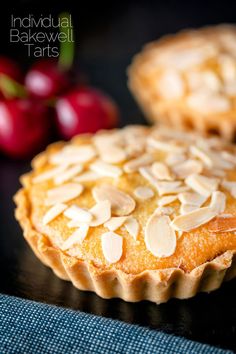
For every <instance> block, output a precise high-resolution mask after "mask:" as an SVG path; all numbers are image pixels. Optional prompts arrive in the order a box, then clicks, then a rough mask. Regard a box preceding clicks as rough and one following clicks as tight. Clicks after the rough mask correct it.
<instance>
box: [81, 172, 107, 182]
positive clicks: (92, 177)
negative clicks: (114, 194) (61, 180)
mask: <svg viewBox="0 0 236 354" xmlns="http://www.w3.org/2000/svg"><path fill="white" fill-rule="evenodd" d="M99 178H102V176H101V175H99V174H98V173H97V172H94V171H86V172H84V173H82V174H81V175H79V176H77V177H75V178H74V181H75V182H79V183H83V182H92V181H96V180H97V179H99Z"/></svg>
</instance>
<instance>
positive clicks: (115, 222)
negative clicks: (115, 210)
mask: <svg viewBox="0 0 236 354" xmlns="http://www.w3.org/2000/svg"><path fill="white" fill-rule="evenodd" d="M126 219H127V216H114V217H112V218H110V220H108V221H107V222H105V224H104V226H105V227H107V228H108V229H109V230H110V231H116V230H117V229H119V228H120V227H121V226H122V225H123V224H124V222H125V220H126Z"/></svg>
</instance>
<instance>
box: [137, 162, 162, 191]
mask: <svg viewBox="0 0 236 354" xmlns="http://www.w3.org/2000/svg"><path fill="white" fill-rule="evenodd" d="M139 173H140V174H141V176H143V178H145V179H146V180H147V181H148V182H149V183H151V184H152V185H153V187H155V188H156V189H157V182H158V181H157V179H156V178H155V176H154V175H153V173H152V171H151V169H150V167H140V168H139Z"/></svg>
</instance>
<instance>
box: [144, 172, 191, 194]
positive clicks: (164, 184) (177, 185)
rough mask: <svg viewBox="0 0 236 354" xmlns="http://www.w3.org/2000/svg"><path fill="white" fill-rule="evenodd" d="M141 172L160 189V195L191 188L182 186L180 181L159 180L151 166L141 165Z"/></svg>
mask: <svg viewBox="0 0 236 354" xmlns="http://www.w3.org/2000/svg"><path fill="white" fill-rule="evenodd" d="M139 172H140V174H141V175H142V176H143V177H144V178H145V179H146V180H147V181H148V182H150V183H151V184H152V185H153V187H155V188H156V190H157V191H158V193H159V195H164V194H177V193H181V192H184V191H186V190H188V189H189V188H188V187H186V186H182V183H181V182H180V181H173V182H169V181H158V180H157V179H156V178H155V177H154V175H153V173H152V171H151V169H150V168H149V167H141V168H140V169H139Z"/></svg>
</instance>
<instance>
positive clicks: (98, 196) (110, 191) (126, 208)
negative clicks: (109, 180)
mask: <svg viewBox="0 0 236 354" xmlns="http://www.w3.org/2000/svg"><path fill="white" fill-rule="evenodd" d="M93 197H94V199H95V200H96V201H97V202H98V201H103V200H109V202H110V203H111V210H112V214H113V215H116V216H125V215H129V214H130V213H131V212H132V211H133V210H134V208H135V204H136V203H135V201H134V199H133V198H131V196H130V195H129V194H127V193H125V192H123V191H121V190H120V189H118V188H116V187H114V186H111V185H109V184H103V185H101V186H97V187H95V188H94V189H93Z"/></svg>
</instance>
